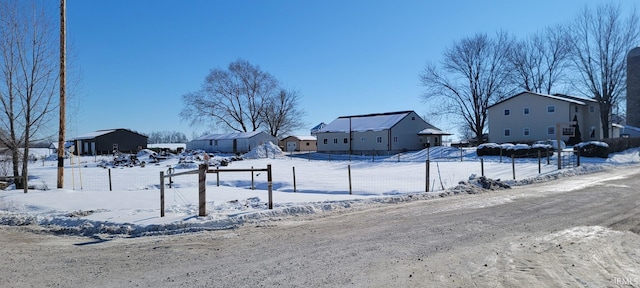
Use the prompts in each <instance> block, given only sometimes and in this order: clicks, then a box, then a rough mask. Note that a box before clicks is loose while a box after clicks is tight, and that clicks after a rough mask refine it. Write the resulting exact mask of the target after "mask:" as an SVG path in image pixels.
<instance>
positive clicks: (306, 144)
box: [278, 135, 318, 152]
mask: <svg viewBox="0 0 640 288" xmlns="http://www.w3.org/2000/svg"><path fill="white" fill-rule="evenodd" d="M317 142H318V141H316V136H311V135H309V136H289V137H286V138H284V139H282V140H280V141H279V143H278V145H279V146H280V149H282V151H285V152H307V151H316V150H317V149H318V145H317Z"/></svg>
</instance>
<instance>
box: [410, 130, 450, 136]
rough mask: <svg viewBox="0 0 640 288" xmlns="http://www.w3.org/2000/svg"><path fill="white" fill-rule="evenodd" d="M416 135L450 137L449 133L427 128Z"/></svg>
mask: <svg viewBox="0 0 640 288" xmlns="http://www.w3.org/2000/svg"><path fill="white" fill-rule="evenodd" d="M418 135H451V133H447V132H444V131H442V130H440V129H435V128H427V129H424V130H422V131H420V132H418Z"/></svg>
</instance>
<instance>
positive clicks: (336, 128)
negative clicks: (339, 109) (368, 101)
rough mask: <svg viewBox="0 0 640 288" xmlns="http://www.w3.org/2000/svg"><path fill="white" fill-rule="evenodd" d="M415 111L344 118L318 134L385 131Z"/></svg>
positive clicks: (330, 124) (334, 121)
mask: <svg viewBox="0 0 640 288" xmlns="http://www.w3.org/2000/svg"><path fill="white" fill-rule="evenodd" d="M412 112H413V111H401V112H390V113H380V114H367V115H354V116H342V117H338V119H336V120H333V122H331V123H329V124H327V126H325V127H324V128H322V129H321V130H320V131H318V132H349V131H352V132H364V131H383V130H387V129H390V128H391V127H393V126H394V125H396V124H397V123H398V122H400V120H402V119H403V118H404V117H407V115H409V114H410V113H412Z"/></svg>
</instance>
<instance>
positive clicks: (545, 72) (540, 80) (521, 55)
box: [509, 25, 571, 94]
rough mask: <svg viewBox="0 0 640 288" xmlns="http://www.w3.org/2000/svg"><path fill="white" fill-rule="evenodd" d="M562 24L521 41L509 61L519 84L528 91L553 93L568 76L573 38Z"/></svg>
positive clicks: (514, 47) (513, 50)
mask: <svg viewBox="0 0 640 288" xmlns="http://www.w3.org/2000/svg"><path fill="white" fill-rule="evenodd" d="M566 30H567V29H566V28H565V27H564V26H562V25H556V26H554V27H549V28H546V29H545V30H543V31H542V32H538V33H535V34H533V35H532V36H531V37H529V38H527V39H526V40H522V41H518V42H516V43H515V45H514V46H513V49H511V53H510V54H509V61H510V62H511V65H512V67H513V71H514V78H515V81H514V82H515V83H516V84H517V85H518V86H519V87H520V88H522V89H524V90H526V91H531V92H536V93H546V94H551V92H552V91H553V89H554V88H555V86H557V85H558V84H560V82H561V81H562V80H563V77H564V75H565V70H566V68H567V66H568V64H569V59H570V55H571V44H570V37H569V35H568V34H567V31H566Z"/></svg>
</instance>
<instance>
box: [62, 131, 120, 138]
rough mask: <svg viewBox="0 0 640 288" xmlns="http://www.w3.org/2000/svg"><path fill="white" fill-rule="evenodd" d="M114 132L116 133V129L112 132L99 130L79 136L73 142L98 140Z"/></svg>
mask: <svg viewBox="0 0 640 288" xmlns="http://www.w3.org/2000/svg"><path fill="white" fill-rule="evenodd" d="M113 131H116V129H110V130H98V131H94V132H90V133H86V134H82V135H78V136H76V137H75V138H73V140H86V139H93V138H96V137H98V136H102V135H105V134H109V133H111V132H113Z"/></svg>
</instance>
